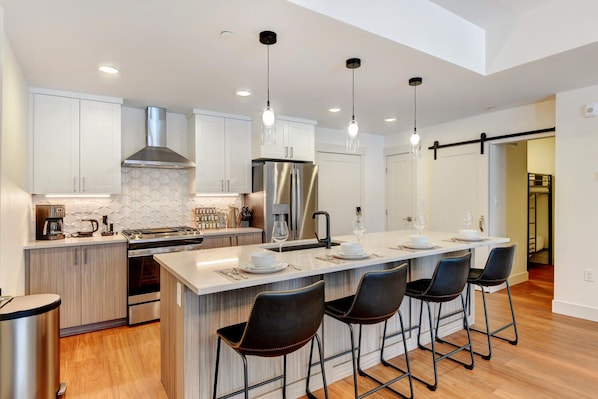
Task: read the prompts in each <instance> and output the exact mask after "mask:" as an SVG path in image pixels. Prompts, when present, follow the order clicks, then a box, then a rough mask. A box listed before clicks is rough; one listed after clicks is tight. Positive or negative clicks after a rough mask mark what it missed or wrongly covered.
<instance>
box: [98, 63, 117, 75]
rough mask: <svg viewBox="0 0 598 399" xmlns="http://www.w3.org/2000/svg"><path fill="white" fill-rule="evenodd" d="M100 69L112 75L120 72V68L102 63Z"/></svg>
mask: <svg viewBox="0 0 598 399" xmlns="http://www.w3.org/2000/svg"><path fill="white" fill-rule="evenodd" d="M98 69H99V70H100V71H102V72H104V73H108V74H110V75H114V74H115V73H118V69H117V68H116V67H114V66H111V65H100V67H99V68H98Z"/></svg>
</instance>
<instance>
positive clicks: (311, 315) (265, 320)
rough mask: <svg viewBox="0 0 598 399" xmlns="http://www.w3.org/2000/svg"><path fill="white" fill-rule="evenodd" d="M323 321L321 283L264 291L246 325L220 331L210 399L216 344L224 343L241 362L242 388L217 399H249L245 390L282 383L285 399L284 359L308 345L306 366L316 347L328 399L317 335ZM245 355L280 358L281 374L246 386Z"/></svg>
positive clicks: (307, 384) (322, 288) (218, 354)
mask: <svg viewBox="0 0 598 399" xmlns="http://www.w3.org/2000/svg"><path fill="white" fill-rule="evenodd" d="M323 317H324V281H318V282H317V283H314V284H312V285H309V286H307V287H304V288H299V289H296V290H289V291H266V292H261V293H259V294H258V295H257V296H256V297H255V302H254V304H253V308H252V309H251V313H250V315H249V319H248V320H247V322H244V323H239V324H235V325H231V326H227V327H223V328H220V329H219V330H218V331H217V332H216V333H217V334H218V347H217V350H216V372H215V375H214V395H213V398H214V399H216V393H217V391H218V367H219V362H220V342H221V341H224V342H225V343H226V344H227V345H228V346H230V347H231V348H233V349H234V350H235V351H236V352H237V353H238V354H239V355H240V356H241V358H242V359H243V372H244V383H245V385H244V388H243V389H240V390H238V391H235V392H232V393H230V394H228V395H225V396H221V397H220V399H223V398H230V397H232V396H235V395H238V394H240V393H244V394H245V399H248V398H249V390H250V389H253V388H256V387H260V386H263V385H265V384H269V383H271V382H274V381H277V380H280V379H282V380H283V381H282V397H283V398H286V371H287V355H288V354H290V353H292V352H295V351H296V350H298V349H300V348H302V347H303V346H304V345H305V344H307V343H308V342H310V341H311V349H310V352H309V364H310V365H311V361H312V355H313V351H314V343H315V342H317V344H318V351H319V352H320V366H321V367H322V380H323V382H324V395H325V396H326V398H328V388H327V386H326V376H325V374H324V360H323V359H324V358H323V356H322V344H321V342H320V337H319V336H318V334H317V331H318V328H320V324H321V323H322V318H323ZM247 355H252V356H260V357H276V356H283V362H284V363H283V374H282V375H280V376H277V377H274V378H271V379H269V380H266V381H262V382H259V383H257V384H254V385H251V386H249V384H248V378H247V358H246V356H247ZM310 374H311V367H308V372H307V382H306V393H307V395H308V397H309V398H314V399H315V398H316V397H315V396H314V395H313V394H311V393H310V392H309V379H310Z"/></svg>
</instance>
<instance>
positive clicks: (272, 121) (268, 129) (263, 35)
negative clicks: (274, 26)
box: [260, 30, 276, 145]
mask: <svg viewBox="0 0 598 399" xmlns="http://www.w3.org/2000/svg"><path fill="white" fill-rule="evenodd" d="M260 43H262V44H265V45H266V46H267V47H268V69H267V82H268V83H267V93H268V99H267V101H266V108H264V111H262V144H270V145H271V144H276V115H275V114H274V110H273V109H272V107H271V106H270V45H272V44H275V43H276V33H275V32H271V31H267V30H266V31H263V32H260Z"/></svg>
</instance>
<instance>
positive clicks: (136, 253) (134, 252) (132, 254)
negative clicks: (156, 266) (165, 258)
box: [127, 244, 203, 258]
mask: <svg viewBox="0 0 598 399" xmlns="http://www.w3.org/2000/svg"><path fill="white" fill-rule="evenodd" d="M202 246H203V244H188V245H177V246H173V247H160V248H145V249H131V250H129V251H127V256H128V257H129V258H137V257H140V256H148V255H156V254H167V253H169V252H181V251H195V250H197V249H201V248H202Z"/></svg>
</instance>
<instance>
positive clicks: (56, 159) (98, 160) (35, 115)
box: [31, 92, 122, 194]
mask: <svg viewBox="0 0 598 399" xmlns="http://www.w3.org/2000/svg"><path fill="white" fill-rule="evenodd" d="M102 99H104V98H103V97H102ZM114 101H115V102H110V101H96V100H88V99H81V98H75V97H71V96H68V95H65V96H62V95H54V94H42V93H37V92H33V93H32V102H31V104H32V121H33V122H32V132H33V136H32V137H33V152H32V153H33V159H32V164H33V193H35V194H73V193H80V194H116V193H120V191H121V187H120V185H121V178H120V176H121V173H120V152H121V151H120V146H121V103H119V102H118V101H121V102H122V100H119V99H114Z"/></svg>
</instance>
